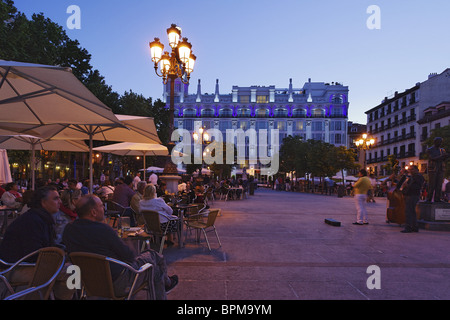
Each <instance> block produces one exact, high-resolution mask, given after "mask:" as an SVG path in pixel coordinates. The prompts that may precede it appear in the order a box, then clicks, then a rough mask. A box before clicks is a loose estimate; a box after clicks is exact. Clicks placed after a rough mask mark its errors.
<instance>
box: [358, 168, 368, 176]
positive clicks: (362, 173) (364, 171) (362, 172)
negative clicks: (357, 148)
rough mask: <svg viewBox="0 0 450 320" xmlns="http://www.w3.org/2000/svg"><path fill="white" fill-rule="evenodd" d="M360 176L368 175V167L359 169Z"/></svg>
mask: <svg viewBox="0 0 450 320" xmlns="http://www.w3.org/2000/svg"><path fill="white" fill-rule="evenodd" d="M359 176H360V177H366V176H367V171H366V169H361V170H359Z"/></svg>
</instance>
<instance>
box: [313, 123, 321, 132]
mask: <svg viewBox="0 0 450 320" xmlns="http://www.w3.org/2000/svg"><path fill="white" fill-rule="evenodd" d="M312 131H323V122H322V121H314V122H313V123H312Z"/></svg>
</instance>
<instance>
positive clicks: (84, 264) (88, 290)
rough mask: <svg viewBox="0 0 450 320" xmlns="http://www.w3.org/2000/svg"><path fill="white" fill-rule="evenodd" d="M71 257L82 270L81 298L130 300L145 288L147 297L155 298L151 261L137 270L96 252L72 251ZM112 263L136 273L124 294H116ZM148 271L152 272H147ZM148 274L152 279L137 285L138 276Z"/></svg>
mask: <svg viewBox="0 0 450 320" xmlns="http://www.w3.org/2000/svg"><path fill="white" fill-rule="evenodd" d="M69 257H70V260H71V261H72V263H73V264H74V265H77V266H78V267H79V268H80V270H81V282H82V284H83V286H82V292H81V299H86V298H87V297H88V296H89V297H100V298H106V299H110V300H130V299H132V298H133V297H134V295H135V294H136V293H138V292H139V291H141V290H144V289H145V290H146V291H147V299H154V298H155V288H154V286H153V265H151V264H150V263H146V264H144V265H143V266H142V267H140V268H139V270H136V269H134V268H133V267H131V266H130V265H129V264H127V263H125V262H122V261H120V260H117V259H113V258H110V257H106V256H103V255H99V254H95V253H88V252H72V253H70V254H69ZM111 263H114V264H118V265H121V266H122V267H124V268H126V269H128V270H131V271H132V272H133V273H134V279H133V284H132V286H131V288H130V289H129V291H128V292H127V294H126V295H124V296H116V293H115V291H114V283H113V280H112V276H111V269H110V264H111ZM148 272H150V274H147V273H148ZM146 275H147V276H148V279H150V281H144V282H143V283H142V284H141V285H140V286H139V287H136V283H137V280H138V277H139V276H142V277H143V276H146Z"/></svg>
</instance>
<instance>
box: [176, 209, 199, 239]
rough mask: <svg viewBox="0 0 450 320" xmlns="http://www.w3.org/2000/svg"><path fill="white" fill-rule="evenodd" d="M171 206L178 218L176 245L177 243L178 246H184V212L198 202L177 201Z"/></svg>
mask: <svg viewBox="0 0 450 320" xmlns="http://www.w3.org/2000/svg"><path fill="white" fill-rule="evenodd" d="M171 207H172V208H173V209H175V210H174V213H175V214H176V215H177V216H178V218H179V219H180V234H179V236H178V245H179V247H180V248H183V247H184V238H183V237H184V236H183V225H184V222H183V219H184V217H185V215H186V212H187V211H188V210H189V209H191V208H195V207H198V204H195V203H193V204H182V203H178V204H175V205H171Z"/></svg>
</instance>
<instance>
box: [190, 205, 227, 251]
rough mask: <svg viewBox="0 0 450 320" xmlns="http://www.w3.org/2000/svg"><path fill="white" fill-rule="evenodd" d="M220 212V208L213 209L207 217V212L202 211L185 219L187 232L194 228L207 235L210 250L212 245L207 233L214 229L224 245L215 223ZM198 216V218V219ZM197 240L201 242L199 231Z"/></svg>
mask: <svg viewBox="0 0 450 320" xmlns="http://www.w3.org/2000/svg"><path fill="white" fill-rule="evenodd" d="M219 214H220V209H211V210H209V211H208V213H207V216H206V217H205V213H202V212H200V213H198V214H197V215H191V216H190V217H189V219H187V220H185V223H186V232H187V230H188V229H194V230H196V231H201V232H202V233H203V234H204V235H205V240H206V243H207V245H208V249H209V251H211V246H210V245H209V240H208V236H207V233H208V232H211V231H214V233H215V234H216V238H217V241H218V242H219V246H220V247H222V244H221V243H220V239H219V235H218V234H217V230H216V226H215V225H214V224H215V222H216V218H217V216H218V215H219ZM197 217H198V219H196V218H197ZM202 218H204V219H202ZM197 242H200V232H197Z"/></svg>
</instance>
